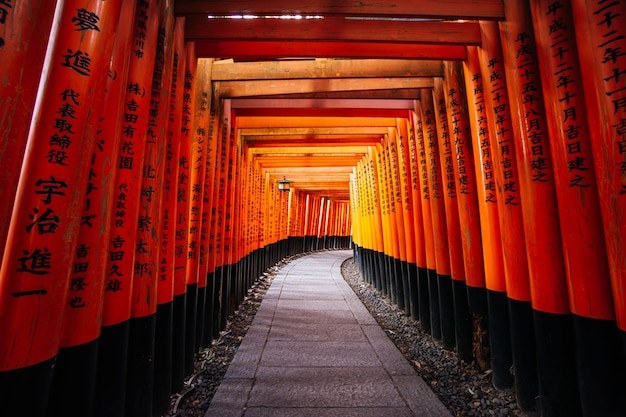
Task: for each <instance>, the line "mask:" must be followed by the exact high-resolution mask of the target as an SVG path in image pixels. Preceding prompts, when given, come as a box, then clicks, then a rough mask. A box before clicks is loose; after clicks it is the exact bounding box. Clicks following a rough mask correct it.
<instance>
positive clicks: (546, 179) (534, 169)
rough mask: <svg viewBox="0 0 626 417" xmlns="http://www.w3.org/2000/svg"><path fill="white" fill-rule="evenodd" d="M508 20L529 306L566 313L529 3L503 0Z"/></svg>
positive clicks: (503, 29)
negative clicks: (529, 293) (529, 290)
mask: <svg viewBox="0 0 626 417" xmlns="http://www.w3.org/2000/svg"><path fill="white" fill-rule="evenodd" d="M506 8H507V10H509V11H510V12H509V15H510V16H515V19H510V20H507V21H505V22H502V23H501V24H500V33H501V37H502V39H503V58H504V64H505V69H506V80H507V86H508V92H509V97H510V109H511V122H512V124H513V126H518V128H516V129H513V130H512V133H513V138H514V140H513V141H514V143H515V151H516V156H517V161H518V165H517V166H518V175H519V185H520V192H521V195H522V199H521V207H522V211H523V221H524V236H525V239H526V253H527V262H528V271H529V278H530V289H531V297H532V306H533V308H534V309H535V310H539V311H544V312H548V313H555V314H567V312H568V311H569V300H568V298H567V280H566V279H565V276H566V275H565V265H564V259H563V256H561V254H562V253H563V245H562V243H561V231H560V227H559V221H558V219H559V212H558V206H557V200H556V191H555V181H554V173H553V166H552V156H551V151H550V143H549V142H550V138H549V132H548V128H547V124H546V123H547V122H546V112H545V109H544V105H543V99H542V96H543V92H542V88H541V79H540V77H539V72H540V68H539V63H538V61H537V49H536V44H535V39H534V33H533V27H532V19H531V16H530V8H529V7H528V5H527V4H525V3H524V2H519V1H507V2H506Z"/></svg>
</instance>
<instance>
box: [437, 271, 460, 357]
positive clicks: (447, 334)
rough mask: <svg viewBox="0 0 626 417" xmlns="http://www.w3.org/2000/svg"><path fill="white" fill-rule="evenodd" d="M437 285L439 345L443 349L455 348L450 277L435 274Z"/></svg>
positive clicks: (452, 296)
mask: <svg viewBox="0 0 626 417" xmlns="http://www.w3.org/2000/svg"><path fill="white" fill-rule="evenodd" d="M437 283H438V284H439V318H440V321H441V344H442V345H443V348H444V349H447V350H454V349H455V348H456V336H455V332H456V328H455V325H454V295H453V292H452V277H451V276H450V275H442V274H437Z"/></svg>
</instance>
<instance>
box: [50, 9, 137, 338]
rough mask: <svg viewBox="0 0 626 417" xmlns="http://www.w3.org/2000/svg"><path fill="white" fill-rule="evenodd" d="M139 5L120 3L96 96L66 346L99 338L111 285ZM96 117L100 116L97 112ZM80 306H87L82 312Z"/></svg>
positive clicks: (66, 316) (66, 321)
mask: <svg viewBox="0 0 626 417" xmlns="http://www.w3.org/2000/svg"><path fill="white" fill-rule="evenodd" d="M135 6H136V2H134V1H130V2H122V4H121V11H120V12H119V22H118V25H117V28H116V30H115V32H114V33H115V42H114V45H113V50H112V54H111V64H110V67H109V68H108V72H109V74H110V75H109V76H108V77H107V81H106V88H105V89H104V91H105V94H103V95H101V96H99V97H98V98H97V100H102V103H101V104H100V105H99V108H98V111H97V114H99V115H100V117H98V122H99V123H98V124H99V126H98V129H97V131H96V137H95V141H96V143H95V146H94V147H93V149H92V155H91V158H89V161H90V166H89V174H88V177H87V181H86V183H85V184H84V185H83V188H84V190H85V199H86V200H85V206H84V209H83V213H82V221H81V225H80V231H79V234H78V243H77V249H76V255H75V258H74V264H73V267H72V273H71V275H70V286H69V297H70V302H68V304H67V305H66V308H65V312H64V314H63V334H62V339H61V347H70V346H78V345H81V344H85V343H87V342H90V341H93V340H95V339H96V338H98V336H99V335H100V329H101V325H102V310H103V303H104V291H105V288H106V285H107V284H108V279H107V278H106V277H107V269H106V267H107V259H109V256H110V252H109V250H110V247H111V243H110V242H111V218H112V217H113V213H114V211H113V210H111V208H112V207H113V199H114V196H115V180H116V176H117V171H118V166H117V164H116V162H117V161H118V158H119V150H120V139H121V136H122V134H121V127H122V112H123V104H124V97H125V92H126V85H127V79H128V68H129V65H130V54H129V53H128V52H129V50H130V40H131V38H132V29H133V21H134V19H135V10H136V7H135ZM94 107H95V106H94ZM92 117H96V116H95V114H94V116H92ZM103 208H105V209H103ZM72 300H73V301H72ZM77 305H83V307H80V308H77V307H76V306H77Z"/></svg>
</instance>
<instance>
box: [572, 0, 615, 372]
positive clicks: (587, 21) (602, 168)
mask: <svg viewBox="0 0 626 417" xmlns="http://www.w3.org/2000/svg"><path fill="white" fill-rule="evenodd" d="M572 4H573V11H574V25H575V27H576V42H577V46H578V57H579V62H580V69H581V75H582V85H583V90H584V92H585V104H586V107H587V117H588V119H589V129H590V134H591V138H592V140H591V148H592V151H593V159H594V163H595V169H596V176H597V182H598V192H599V193H600V210H601V212H602V220H603V225H604V230H605V233H604V239H605V240H606V248H607V254H608V257H609V267H610V270H609V273H610V274H611V282H612V288H613V302H614V304H615V315H616V319H617V326H618V328H619V332H620V333H621V338H622V347H623V349H624V350H623V353H622V355H623V357H624V358H626V257H625V256H624V253H625V252H626V242H625V239H626V238H625V237H626V218H624V213H626V129H625V126H626V94H625V91H626V89H625V82H626V81H625V79H624V76H623V69H624V55H623V54H622V52H623V51H624V50H625V49H624V48H625V47H626V45H625V44H626V42H625V40H624V39H625V38H624V27H625V22H624V19H625V18H626V5H625V4H624V2H612V3H609V4H604V3H603V2H601V1H597V0H596V1H592V0H589V1H580V0H575V1H573V2H572ZM624 360H625V361H626V359H624ZM622 372H623V370H622Z"/></svg>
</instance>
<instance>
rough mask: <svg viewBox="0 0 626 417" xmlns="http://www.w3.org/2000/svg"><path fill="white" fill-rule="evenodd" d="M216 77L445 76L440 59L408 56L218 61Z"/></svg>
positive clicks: (223, 78)
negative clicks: (401, 57) (395, 57)
mask: <svg viewBox="0 0 626 417" xmlns="http://www.w3.org/2000/svg"><path fill="white" fill-rule="evenodd" d="M211 71H212V74H211V79H212V80H214V81H241V80H280V79H298V78H380V77H442V76H443V63H442V62H441V61H438V60H408V59H327V58H320V59H311V60H296V61H261V62H234V61H233V60H230V59H224V60H220V61H216V62H215V63H214V64H213V66H212V69H211Z"/></svg>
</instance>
